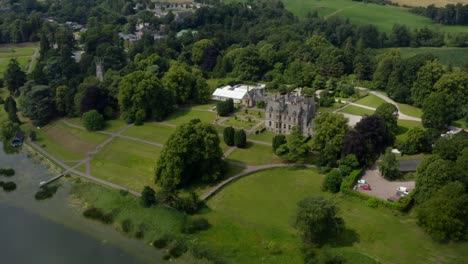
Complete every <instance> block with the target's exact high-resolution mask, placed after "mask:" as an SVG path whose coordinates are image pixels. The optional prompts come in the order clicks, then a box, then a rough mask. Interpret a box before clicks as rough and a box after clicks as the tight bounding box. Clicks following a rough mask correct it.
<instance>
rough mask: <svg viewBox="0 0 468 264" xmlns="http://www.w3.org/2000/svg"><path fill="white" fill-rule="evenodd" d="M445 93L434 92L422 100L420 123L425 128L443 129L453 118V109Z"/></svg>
mask: <svg viewBox="0 0 468 264" xmlns="http://www.w3.org/2000/svg"><path fill="white" fill-rule="evenodd" d="M450 100H451V99H450V98H449V96H448V95H447V94H446V93H443V92H435V93H431V94H430V95H429V97H427V98H426V100H424V103H423V107H422V111H423V115H422V118H421V119H422V123H423V125H424V127H425V128H435V129H438V130H443V129H445V128H446V127H447V126H448V125H450V123H451V122H452V121H453V120H455V109H454V107H453V105H451V104H450V103H449V102H450Z"/></svg>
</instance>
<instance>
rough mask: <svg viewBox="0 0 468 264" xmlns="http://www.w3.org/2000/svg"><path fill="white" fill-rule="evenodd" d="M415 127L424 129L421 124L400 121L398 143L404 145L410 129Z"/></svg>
mask: <svg viewBox="0 0 468 264" xmlns="http://www.w3.org/2000/svg"><path fill="white" fill-rule="evenodd" d="M415 127H421V128H422V127H423V126H422V124H421V122H418V121H410V120H401V119H400V120H398V134H397V135H396V140H397V143H403V142H404V141H405V140H406V139H407V137H408V132H409V131H410V129H412V128H415Z"/></svg>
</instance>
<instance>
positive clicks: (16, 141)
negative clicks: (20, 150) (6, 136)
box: [11, 131, 24, 148]
mask: <svg viewBox="0 0 468 264" xmlns="http://www.w3.org/2000/svg"><path fill="white" fill-rule="evenodd" d="M23 142H24V133H23V132H21V131H17V132H16V134H15V137H14V138H13V140H12V141H11V145H12V146H13V147H15V148H17V147H20V146H21V145H23Z"/></svg>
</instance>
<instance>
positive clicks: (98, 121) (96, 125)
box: [81, 110, 104, 131]
mask: <svg viewBox="0 0 468 264" xmlns="http://www.w3.org/2000/svg"><path fill="white" fill-rule="evenodd" d="M81 119H82V120H83V126H84V127H85V128H86V130H88V131H97V130H101V129H103V128H104V118H103V117H102V115H101V114H100V113H99V112H98V111H96V110H91V111H88V112H86V113H84V114H83V116H82V117H81Z"/></svg>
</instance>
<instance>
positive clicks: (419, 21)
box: [284, 0, 468, 32]
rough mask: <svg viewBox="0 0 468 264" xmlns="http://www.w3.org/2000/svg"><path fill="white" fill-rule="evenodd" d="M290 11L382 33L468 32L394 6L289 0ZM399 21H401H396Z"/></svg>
mask: <svg viewBox="0 0 468 264" xmlns="http://www.w3.org/2000/svg"><path fill="white" fill-rule="evenodd" d="M284 5H285V7H286V9H288V10H290V11H292V12H293V13H294V14H295V15H297V16H299V17H305V16H306V15H307V14H308V13H314V12H317V13H318V14H319V15H320V16H323V17H325V18H329V17H333V16H339V17H343V18H349V19H350V20H351V23H356V24H361V25H362V24H373V25H375V26H377V27H378V28H379V29H380V30H383V31H385V32H390V31H391V30H392V27H393V25H394V24H395V23H399V24H403V25H406V26H408V27H409V28H422V27H426V26H427V27H429V28H431V29H438V30H441V31H447V32H468V27H464V26H444V25H437V24H434V23H433V22H432V21H431V20H430V19H429V18H427V17H424V16H419V15H416V14H413V13H410V12H409V9H407V8H403V7H396V6H390V5H385V6H384V5H377V4H370V3H365V2H356V1H351V0H326V1H323V0H310V1H303V0H285V1H284ZM395 18H398V19H395Z"/></svg>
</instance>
